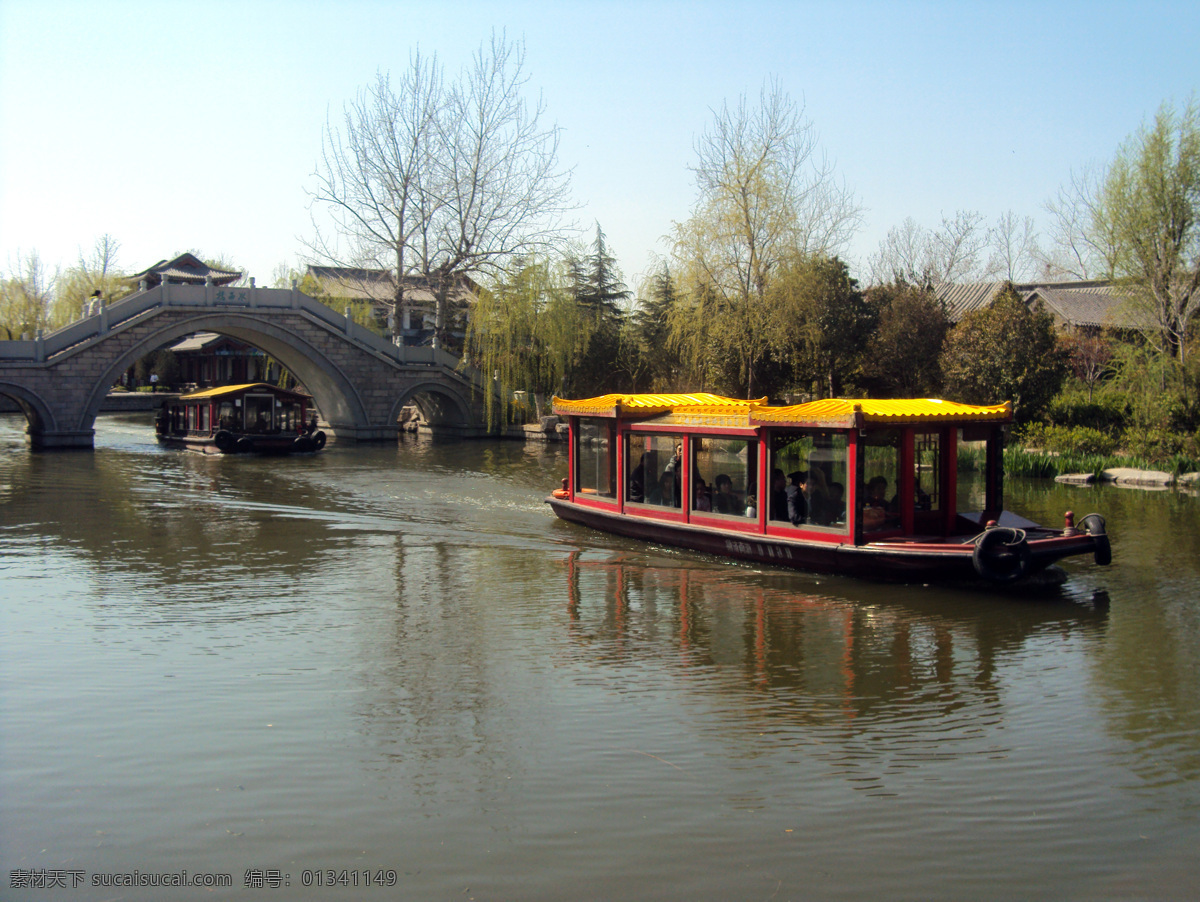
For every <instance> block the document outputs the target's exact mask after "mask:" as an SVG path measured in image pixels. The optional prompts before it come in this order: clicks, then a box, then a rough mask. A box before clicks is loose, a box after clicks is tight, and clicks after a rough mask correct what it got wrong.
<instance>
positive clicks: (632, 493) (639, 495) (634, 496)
mask: <svg viewBox="0 0 1200 902" xmlns="http://www.w3.org/2000/svg"><path fill="white" fill-rule="evenodd" d="M629 500H630V501H634V502H637V503H638V504H641V503H642V502H643V501H645V500H646V455H645V454H643V455H642V459H641V460H639V461H638V465H637V466H636V467H634V470H633V472H632V473H630V474H629Z"/></svg>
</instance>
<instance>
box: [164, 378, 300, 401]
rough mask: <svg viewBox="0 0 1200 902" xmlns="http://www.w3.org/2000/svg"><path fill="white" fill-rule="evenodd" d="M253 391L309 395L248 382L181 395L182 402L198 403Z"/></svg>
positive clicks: (297, 395)
mask: <svg viewBox="0 0 1200 902" xmlns="http://www.w3.org/2000/svg"><path fill="white" fill-rule="evenodd" d="M252 389H259V390H261V391H267V392H271V393H272V394H277V395H292V396H293V397H297V398H307V397H309V396H308V395H306V394H304V393H303V392H298V391H291V390H289V389H286V388H280V387H279V386H277V385H270V384H268V383H266V382H248V383H246V384H245V385H221V386H218V387H217V388H206V389H204V390H203V391H194V392H191V393H190V394H186V395H180V396H179V400H180V401H196V400H200V399H202V398H223V397H225V396H226V395H236V394H241V393H242V392H247V391H250V390H252Z"/></svg>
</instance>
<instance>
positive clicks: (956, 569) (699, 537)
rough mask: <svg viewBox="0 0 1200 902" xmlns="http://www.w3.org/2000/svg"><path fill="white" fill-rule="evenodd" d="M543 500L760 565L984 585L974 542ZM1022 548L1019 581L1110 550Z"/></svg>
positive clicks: (600, 521)
mask: <svg viewBox="0 0 1200 902" xmlns="http://www.w3.org/2000/svg"><path fill="white" fill-rule="evenodd" d="M546 502H547V503H548V504H549V505H550V507H551V508H552V509H553V511H554V513H555V514H556V515H557V516H558V517H560V518H561V519H563V520H569V521H571V522H573V523H579V524H581V525H583V526H587V527H590V528H592V529H597V530H600V531H602V532H608V533H612V534H614V535H620V536H626V537H628V538H632V539H640V540H642V541H646V542H657V543H659V544H662V545H671V546H674V547H678V548H686V549H689V550H691V551H699V552H702V553H705V554H714V555H718V556H721V557H728V558H734V559H737V560H743V561H752V562H754V563H759V564H771V565H775V566H781V567H791V568H794V569H797V570H806V571H811V572H814V573H831V574H841V575H845V576H855V577H865V578H868V579H875V580H885V581H900V582H935V581H936V582H941V581H955V582H957V581H967V582H986V581H988V580H985V578H984V577H983V576H981V574H980V573H979V571H978V569H977V567H976V563H975V554H974V552H975V543H974V542H973V541H972V537H963V539H962V541H957V542H956V541H953V540H951V541H947V542H933V543H923V542H914V541H890V542H889V541H882V542H871V543H867V544H864V545H854V544H852V543H849V542H820V541H812V540H806V539H800V538H784V537H781V536H774V535H759V534H756V533H746V532H740V531H735V530H724V529H717V528H714V527H711V526H707V525H706V526H693V525H689V524H686V523H677V522H672V521H665V520H659V519H649V518H646V517H638V516H629V515H626V514H620V513H617V512H615V511H611V512H610V511H608V510H604V509H601V508H596V507H591V506H588V505H581V504H576V503H574V502H572V501H570V500H569V499H564V498H555V497H553V496H551V497H549V498H547V499H546ZM1102 546H1103V547H1102ZM1027 547H1028V563H1027V566H1026V567H1025V568H1024V572H1023V574H1022V577H1021V578H1022V579H1023V580H1024V579H1029V578H1031V577H1036V575H1037V574H1039V573H1041V572H1042V571H1044V570H1045V569H1046V568H1047V567H1049V566H1050V565H1051V564H1053V563H1055V562H1056V561H1059V560H1062V559H1063V558H1065V557H1071V556H1074V555H1088V554H1090V555H1093V556H1094V557H1096V558H1097V560H1099V558H1100V557H1101V556H1102V555H1103V554H1104V553H1106V552H1107V547H1108V546H1107V540H1106V537H1104V536H1103V535H1101V536H1099V537H1098V536H1093V535H1091V534H1090V533H1087V532H1078V533H1076V534H1075V535H1061V534H1052V535H1048V536H1046V537H1043V538H1030V539H1029V540H1028V542H1027ZM995 581H996V582H1000V581H1007V580H995Z"/></svg>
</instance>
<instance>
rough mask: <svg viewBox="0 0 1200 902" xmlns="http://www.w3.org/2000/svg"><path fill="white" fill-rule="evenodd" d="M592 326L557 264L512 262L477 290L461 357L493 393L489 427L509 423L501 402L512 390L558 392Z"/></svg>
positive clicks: (488, 405) (539, 394)
mask: <svg viewBox="0 0 1200 902" xmlns="http://www.w3.org/2000/svg"><path fill="white" fill-rule="evenodd" d="M594 323H595V319H594V317H593V316H592V315H591V313H590V311H588V310H587V309H586V308H584V307H582V306H581V305H580V304H579V303H578V302H577V300H576V299H575V297H574V295H573V293H572V291H571V287H570V284H569V281H568V279H567V278H566V276H565V274H564V272H563V268H562V266H561V265H555V264H554V263H552V262H551V261H550V260H549V259H548V258H544V257H542V258H527V259H524V260H519V261H516V262H515V264H514V265H513V266H512V267H510V269H509V270H508V271H507V272H506V273H504V274H503V275H502V276H501V277H500V278H499V279H497V280H496V281H495V282H494V284H493V285H492V286H491V287H490V288H488V289H484V290H482V291H481V292H480V293H479V297H478V300H477V301H476V304H475V308H474V311H473V312H472V315H471V320H470V323H469V324H468V327H467V345H466V355H467V358H468V359H469V360H470V361H471V362H472V363H473V364H474V365H475V366H477V367H478V368H479V369H480V370H481V371H482V372H483V373H484V375H485V378H489V379H491V381H492V385H493V387H494V389H495V391H493V392H485V395H484V396H485V399H486V402H485V403H486V408H487V418H488V428H492V427H493V426H495V425H496V424H498V423H507V422H509V421H510V419H511V415H512V411H510V410H509V408H508V405H507V403H506V401H507V399H508V398H511V397H512V394H513V392H516V391H524V392H528V393H530V394H532V395H533V396H534V397H535V398H539V399H540V398H541V397H542V396H545V395H548V394H550V393H553V392H556V391H560V390H562V389H563V387H564V382H565V381H566V379H567V378H568V376H569V374H570V372H571V370H572V368H573V367H574V366H575V365H576V363H577V362H578V361H579V360H580V359H581V358H582V356H583V355H584V353H585V352H586V351H587V348H588V343H589V341H590V340H591V335H592V331H593V329H594ZM501 399H503V400H504V401H505V403H502V404H501V405H499V406H498V405H497V400H501ZM539 412H540V403H539Z"/></svg>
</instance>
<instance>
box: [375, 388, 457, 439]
mask: <svg viewBox="0 0 1200 902" xmlns="http://www.w3.org/2000/svg"><path fill="white" fill-rule="evenodd" d="M410 406H411V407H415V408H416V409H417V410H418V411H419V412H420V414H421V421H422V422H423V423H424V424H426V425H427V426H428V427H429V428H430V429H431V430H432V431H433V432H435V433H438V432H440V433H443V434H446V433H448V434H452V435H453V434H475V433H476V432H478V425H477V423H476V420H475V418H474V417H473V415H472V408H471V404H470V401H469V400H468V399H467V398H465V397H464V396H463V395H462V394H461V393H460V392H458V391H456V390H454V389H452V388H450V387H448V386H446V385H444V384H442V383H438V382H431V381H430V382H420V383H417V384H416V385H413V386H411V387H410V388H409V389H408V390H406V391H405V392H404V393H403V394H401V395H400V397H399V398H397V399H396V403H395V404H394V406H393V407H392V414H391V419H392V420H393V422H399V421H400V420H401V419H402V418H403V414H402V411H403V410H404V408H406V407H410Z"/></svg>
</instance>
